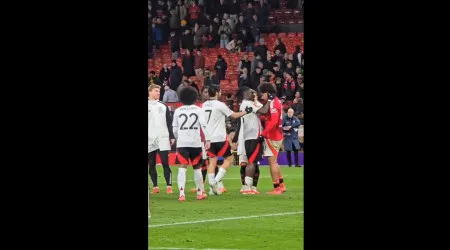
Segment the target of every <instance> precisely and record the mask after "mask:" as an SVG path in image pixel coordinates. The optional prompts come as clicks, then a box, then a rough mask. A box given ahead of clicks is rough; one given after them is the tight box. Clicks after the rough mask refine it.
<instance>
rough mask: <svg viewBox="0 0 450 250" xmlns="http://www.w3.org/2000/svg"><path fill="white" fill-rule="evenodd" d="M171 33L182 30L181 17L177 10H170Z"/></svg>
mask: <svg viewBox="0 0 450 250" xmlns="http://www.w3.org/2000/svg"><path fill="white" fill-rule="evenodd" d="M169 24H170V31H178V29H180V15H179V14H178V13H177V11H176V10H175V9H171V10H170V19H169Z"/></svg>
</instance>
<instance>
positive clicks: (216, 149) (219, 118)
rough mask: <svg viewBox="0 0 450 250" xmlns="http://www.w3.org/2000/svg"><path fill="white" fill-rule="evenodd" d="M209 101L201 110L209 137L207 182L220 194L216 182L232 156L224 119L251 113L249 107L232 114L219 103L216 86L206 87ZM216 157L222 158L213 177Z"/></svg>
mask: <svg viewBox="0 0 450 250" xmlns="http://www.w3.org/2000/svg"><path fill="white" fill-rule="evenodd" d="M208 93H209V100H208V101H206V102H204V103H203V105H202V110H203V111H204V115H205V118H206V121H207V124H208V125H207V128H208V132H209V133H210V135H211V147H210V149H209V150H208V156H209V165H208V181H209V185H210V187H211V190H212V191H213V193H214V194H220V191H221V190H219V186H218V182H220V181H221V180H222V178H223V177H224V176H225V173H226V172H227V169H228V168H229V167H230V166H231V164H232V163H233V155H232V153H231V145H230V143H229V139H228V135H227V129H226V123H225V118H227V117H232V118H239V117H241V116H244V115H246V114H248V113H251V112H252V111H253V108H252V107H251V106H249V107H247V108H246V109H244V111H242V112H233V111H231V109H230V108H229V107H228V106H227V105H226V104H225V103H223V102H221V101H219V100H218V99H219V98H220V94H221V92H220V87H219V86H218V85H214V84H212V85H210V86H209V87H208ZM218 157H223V158H224V160H223V164H222V166H221V167H220V168H219V172H218V173H217V175H216V176H214V175H215V173H214V172H215V169H216V167H217V160H218Z"/></svg>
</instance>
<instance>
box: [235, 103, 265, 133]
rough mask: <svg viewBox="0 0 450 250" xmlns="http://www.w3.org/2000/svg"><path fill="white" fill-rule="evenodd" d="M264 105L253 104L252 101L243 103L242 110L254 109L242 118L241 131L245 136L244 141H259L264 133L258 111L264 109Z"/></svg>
mask: <svg viewBox="0 0 450 250" xmlns="http://www.w3.org/2000/svg"><path fill="white" fill-rule="evenodd" d="M262 106H263V105H262V104H261V103H259V102H257V103H255V104H254V103H253V102H252V101H247V100H244V101H242V103H241V106H240V108H239V109H240V110H241V111H245V109H246V108H247V107H252V108H253V112H252V113H249V114H246V115H244V116H242V117H241V130H242V133H243V135H244V140H254V139H258V137H259V136H260V134H261V132H262V131H263V129H262V126H261V121H260V120H259V117H258V115H257V114H256V111H258V110H259V109H260V108H262Z"/></svg>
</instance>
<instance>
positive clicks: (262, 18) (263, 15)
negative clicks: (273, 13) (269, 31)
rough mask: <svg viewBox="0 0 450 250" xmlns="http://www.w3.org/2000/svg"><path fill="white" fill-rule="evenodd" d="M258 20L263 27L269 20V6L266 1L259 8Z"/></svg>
mask: <svg viewBox="0 0 450 250" xmlns="http://www.w3.org/2000/svg"><path fill="white" fill-rule="evenodd" d="M258 20H259V24H260V25H261V27H264V26H266V24H267V21H268V20H269V6H268V5H267V3H264V4H263V5H262V6H261V8H260V9H259V15H258Z"/></svg>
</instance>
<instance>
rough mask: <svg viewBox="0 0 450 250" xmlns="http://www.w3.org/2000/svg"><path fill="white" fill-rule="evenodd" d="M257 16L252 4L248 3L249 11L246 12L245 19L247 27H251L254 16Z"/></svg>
mask: <svg viewBox="0 0 450 250" xmlns="http://www.w3.org/2000/svg"><path fill="white" fill-rule="evenodd" d="M254 14H255V9H254V8H253V5H252V2H248V5H247V9H245V10H244V19H245V22H246V23H247V25H249V26H250V24H251V22H252V20H253V15H254Z"/></svg>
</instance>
